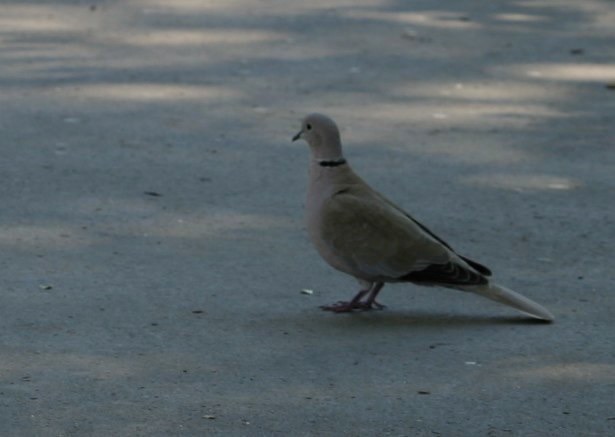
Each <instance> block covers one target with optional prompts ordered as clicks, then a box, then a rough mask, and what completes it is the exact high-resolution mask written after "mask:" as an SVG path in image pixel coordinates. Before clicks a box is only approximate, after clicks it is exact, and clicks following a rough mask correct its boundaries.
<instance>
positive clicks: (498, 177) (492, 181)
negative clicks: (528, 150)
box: [464, 173, 583, 191]
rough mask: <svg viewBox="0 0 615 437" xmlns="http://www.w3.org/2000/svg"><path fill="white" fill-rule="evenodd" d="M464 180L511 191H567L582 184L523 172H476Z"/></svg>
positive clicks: (481, 185) (574, 180)
mask: <svg viewBox="0 0 615 437" xmlns="http://www.w3.org/2000/svg"><path fill="white" fill-rule="evenodd" d="M464 182H465V183H467V184H470V185H475V186H480V187H485V188H487V187H489V188H500V189H505V190H513V191H568V190H574V189H576V188H579V187H581V186H583V184H582V183H581V182H580V181H578V180H576V179H573V178H566V177H562V176H552V175H546V174H523V173H519V174H510V173H490V174H477V175H472V176H468V177H466V178H464Z"/></svg>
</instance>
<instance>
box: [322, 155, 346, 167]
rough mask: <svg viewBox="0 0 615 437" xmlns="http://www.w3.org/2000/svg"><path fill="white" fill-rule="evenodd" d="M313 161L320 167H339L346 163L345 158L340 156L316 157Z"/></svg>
mask: <svg viewBox="0 0 615 437" xmlns="http://www.w3.org/2000/svg"><path fill="white" fill-rule="evenodd" d="M315 162H316V164H317V165H319V166H321V167H339V166H340V165H345V164H346V159H345V158H344V157H342V156H341V157H339V158H335V159H316V160H315Z"/></svg>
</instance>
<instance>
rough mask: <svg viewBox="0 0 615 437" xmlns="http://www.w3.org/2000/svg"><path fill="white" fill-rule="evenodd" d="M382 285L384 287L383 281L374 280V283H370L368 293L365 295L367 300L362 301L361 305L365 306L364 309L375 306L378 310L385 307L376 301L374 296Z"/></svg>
mask: <svg viewBox="0 0 615 437" xmlns="http://www.w3.org/2000/svg"><path fill="white" fill-rule="evenodd" d="M382 287H384V282H374V284H373V285H372V287H371V289H370V291H369V295H368V296H367V300H366V301H365V302H363V305H365V306H366V308H365V309H372V308H376V309H378V310H381V309H383V308H385V306H384V305H382V304H381V303H378V302H376V296H378V293H380V290H382Z"/></svg>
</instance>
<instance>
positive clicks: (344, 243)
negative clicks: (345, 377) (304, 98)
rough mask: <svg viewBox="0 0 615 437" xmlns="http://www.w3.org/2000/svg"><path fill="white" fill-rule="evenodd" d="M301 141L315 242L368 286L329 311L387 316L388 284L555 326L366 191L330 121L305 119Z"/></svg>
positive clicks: (543, 312)
mask: <svg viewBox="0 0 615 437" xmlns="http://www.w3.org/2000/svg"><path fill="white" fill-rule="evenodd" d="M300 138H301V139H304V140H305V141H307V143H308V144H309V146H310V152H311V162H310V182H309V188H308V195H307V204H306V215H307V227H308V231H309V235H310V239H311V240H312V243H313V244H314V246H315V247H316V249H317V250H318V252H319V253H320V255H321V256H322V257H323V258H324V259H325V260H326V261H327V262H328V263H329V264H330V265H331V266H332V267H334V268H336V269H337V270H340V271H342V272H344V273H347V274H349V275H351V276H354V277H355V278H356V279H358V280H359V283H360V284H361V290H360V291H359V292H358V293H357V295H356V296H355V297H354V298H353V299H352V300H350V301H348V302H343V301H340V302H338V303H335V304H333V305H327V306H322V307H321V308H322V309H324V310H327V311H333V312H337V313H340V312H349V311H352V310H355V309H359V310H369V309H372V308H378V309H380V308H383V305H381V304H379V303H378V302H376V296H377V295H378V293H379V292H380V290H381V289H382V287H383V286H384V284H385V283H387V282H412V283H414V284H418V285H427V286H441V287H447V288H454V289H457V290H462V291H469V292H473V293H476V294H479V295H481V296H484V297H486V298H489V299H492V300H494V301H497V302H500V303H503V304H505V305H509V306H511V307H513V308H516V309H518V310H520V311H522V312H524V313H526V314H529V315H530V316H532V317H535V318H537V319H541V320H545V321H552V320H553V315H552V314H551V313H550V312H549V311H548V310H547V309H546V308H544V307H542V306H541V305H539V304H537V303H536V302H533V301H532V300H530V299H528V298H526V297H524V296H522V295H520V294H519V293H516V292H514V291H512V290H509V289H508V288H505V287H502V286H500V285H497V284H495V283H494V282H492V280H491V279H490V278H489V276H491V271H490V270H489V269H488V268H487V267H485V266H483V265H482V264H479V263H477V262H476V261H472V260H471V259H468V258H466V257H463V256H461V255H459V254H457V253H456V252H455V251H454V250H453V248H452V247H451V246H450V245H448V244H447V243H446V242H444V241H443V240H442V239H441V238H439V237H437V236H436V235H435V234H434V233H433V232H431V231H430V230H429V229H427V228H426V227H425V226H424V225H422V224H421V223H419V222H418V221H416V220H415V219H413V218H412V217H411V216H410V215H409V214H408V213H406V212H404V211H403V210H402V209H401V208H399V207H398V206H396V205H395V204H393V203H392V202H391V201H389V200H388V199H386V198H385V197H384V196H382V195H381V194H380V193H378V192H376V191H375V190H373V189H372V188H371V187H370V186H369V185H367V183H365V182H364V181H363V180H362V179H361V178H360V177H359V176H358V175H356V174H355V172H354V171H353V170H352V168H351V167H350V165H349V164H348V162H347V161H346V159H345V158H344V155H343V153H342V144H341V141H340V133H339V130H338V128H337V125H336V124H335V122H334V121H333V120H331V119H330V118H329V117H327V116H325V115H322V114H310V115H308V116H307V117H305V119H303V122H302V124H301V130H300V131H299V133H297V135H295V136H294V137H293V141H295V140H298V139H300ZM364 298H365V299H364Z"/></svg>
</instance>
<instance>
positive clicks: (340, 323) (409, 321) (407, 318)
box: [304, 309, 550, 329]
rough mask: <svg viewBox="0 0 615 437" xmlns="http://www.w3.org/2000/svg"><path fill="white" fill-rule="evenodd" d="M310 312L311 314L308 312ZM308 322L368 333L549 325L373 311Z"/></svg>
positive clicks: (529, 319)
mask: <svg viewBox="0 0 615 437" xmlns="http://www.w3.org/2000/svg"><path fill="white" fill-rule="evenodd" d="M312 311H314V310H312ZM304 315H306V316H307V317H309V319H310V321H309V322H308V321H307V320H305V322H306V323H314V322H316V323H318V324H319V325H321V326H322V325H323V324H326V325H327V326H330V327H337V328H342V327H343V328H347V327H369V328H370V329H374V328H378V329H392V328H396V329H398V328H409V329H411V328H444V329H446V328H460V327H478V326H495V325H516V326H522V325H548V324H550V322H547V321H544V320H539V319H535V318H533V317H529V316H523V315H520V316H492V315H472V314H450V313H433V312H426V311H391V310H386V309H385V310H373V311H357V312H352V313H342V314H333V313H327V312H324V311H323V312H321V313H319V314H313V313H311V311H310V314H305V313H304Z"/></svg>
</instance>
